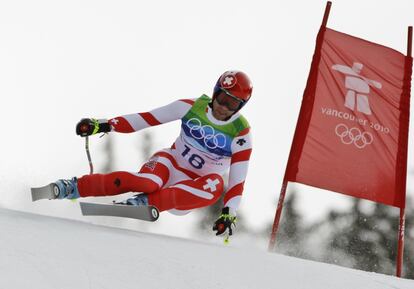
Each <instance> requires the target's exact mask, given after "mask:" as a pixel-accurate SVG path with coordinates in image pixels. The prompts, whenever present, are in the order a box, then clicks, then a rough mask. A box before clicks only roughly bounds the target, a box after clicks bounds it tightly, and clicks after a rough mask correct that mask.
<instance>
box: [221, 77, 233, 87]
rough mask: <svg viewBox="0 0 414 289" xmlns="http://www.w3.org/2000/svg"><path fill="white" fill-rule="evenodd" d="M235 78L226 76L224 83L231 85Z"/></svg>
mask: <svg viewBox="0 0 414 289" xmlns="http://www.w3.org/2000/svg"><path fill="white" fill-rule="evenodd" d="M233 80H234V77H233V76H226V78H224V81H223V84H225V85H228V86H230V85H231V84H232V83H233Z"/></svg>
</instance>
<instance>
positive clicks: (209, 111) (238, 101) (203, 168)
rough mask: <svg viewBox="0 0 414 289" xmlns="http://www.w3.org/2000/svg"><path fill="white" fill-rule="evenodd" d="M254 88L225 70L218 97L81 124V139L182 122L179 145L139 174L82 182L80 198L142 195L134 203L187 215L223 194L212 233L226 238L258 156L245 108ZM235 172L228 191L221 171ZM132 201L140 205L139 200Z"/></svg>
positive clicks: (120, 173) (236, 73)
mask: <svg viewBox="0 0 414 289" xmlns="http://www.w3.org/2000/svg"><path fill="white" fill-rule="evenodd" d="M251 92H252V85H251V82H250V80H249V78H248V77H247V75H246V74H244V73H243V72H240V71H227V72H225V73H224V74H223V75H222V76H220V78H219V80H218V81H217V84H216V86H215V89H214V94H213V98H212V99H211V98H210V97H208V96H206V95H202V96H201V97H199V98H197V99H181V100H177V101H174V102H173V103H171V104H168V105H166V106H163V107H160V108H157V109H154V110H152V111H149V112H143V113H135V114H129V115H124V116H119V117H115V118H112V119H109V120H108V121H106V120H99V121H98V120H94V119H83V120H82V121H81V122H80V123H79V124H78V126H77V133H78V134H79V135H82V136H85V135H91V134H95V133H99V132H109V131H111V132H118V133H132V132H136V131H139V130H142V129H144V128H148V127H151V126H156V125H160V124H164V123H168V122H171V121H175V120H181V132H180V135H179V136H178V138H177V139H176V141H175V142H174V144H173V145H172V146H171V147H170V148H167V149H163V150H161V151H159V152H157V153H155V154H154V155H153V156H152V157H151V158H150V160H148V161H147V162H146V163H145V164H144V165H143V166H142V167H141V169H140V170H139V172H136V173H135V172H125V171H117V172H112V173H109V174H92V175H86V176H83V177H81V178H78V179H76V181H77V190H78V192H77V193H78V196H79V197H88V196H104V195H117V194H121V193H125V192H140V193H143V194H139V195H137V196H136V197H135V198H137V200H139V201H141V200H142V198H144V199H145V200H144V201H145V202H144V204H149V205H154V206H156V207H157V208H158V209H159V211H160V212H162V211H170V212H172V213H175V214H185V213H187V212H189V211H191V210H193V209H196V208H201V207H205V206H209V205H212V204H214V203H215V202H216V201H217V200H218V199H219V198H220V196H221V195H222V194H223V193H224V206H223V211H222V215H221V216H220V218H219V219H218V220H217V221H216V223H215V226H214V228H213V229H214V230H216V231H217V234H221V233H223V232H224V231H225V230H226V229H227V228H228V229H229V230H231V225H232V224H233V223H234V221H235V219H236V217H235V216H236V210H237V209H238V207H239V204H240V200H241V197H242V193H243V186H244V182H245V179H246V175H247V169H248V163H249V158H250V154H251V151H252V143H251V133H250V126H249V124H248V122H247V121H246V119H245V118H244V117H243V116H242V115H241V114H240V113H239V110H240V109H241V108H242V107H243V105H244V104H245V103H246V102H247V101H248V100H249V98H250V96H251ZM228 171H229V180H228V184H227V188H226V190H225V191H224V181H223V178H222V176H223V174H224V173H226V172H228ZM127 203H128V204H139V203H140V202H138V203H137V202H135V203H134V199H133V198H132V199H129V200H127Z"/></svg>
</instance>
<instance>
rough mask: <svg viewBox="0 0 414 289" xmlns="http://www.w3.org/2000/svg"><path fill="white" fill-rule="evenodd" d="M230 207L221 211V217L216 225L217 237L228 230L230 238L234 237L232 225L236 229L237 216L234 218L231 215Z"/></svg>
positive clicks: (214, 229) (214, 228) (214, 227)
mask: <svg viewBox="0 0 414 289" xmlns="http://www.w3.org/2000/svg"><path fill="white" fill-rule="evenodd" d="M229 211H230V209H229V207H224V208H223V210H222V211H221V215H220V217H219V218H218V220H217V221H216V222H215V223H214V226H213V231H217V233H216V236H218V235H221V234H223V233H224V232H226V230H227V229H228V230H229V236H231V235H233V229H232V225H233V226H234V227H236V220H237V218H236V216H232V215H230V213H229Z"/></svg>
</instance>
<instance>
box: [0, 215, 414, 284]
mask: <svg viewBox="0 0 414 289" xmlns="http://www.w3.org/2000/svg"><path fill="white" fill-rule="evenodd" d="M0 229H1V233H0V234H1V237H0V288H4V289H17V288H21V289H27V288H31V289H49V288H50V289H66V288H68V289H69V288H70V289H75V288H76V289H97V288H114V289H115V288H120V289H121V288H125V289H129V288H131V289H137V288H142V289H151V288H154V289H160V288H162V289H168V288H171V289H187V288H188V289H210V288H211V289H220V288H223V289H224V288H226V289H232V288H234V289H241V288H252V289H257V288H279V289H299V288H300V289H305V288H306V289H357V288H364V289H391V288H392V289H397V288H399V289H413V288H414V281H413V280H406V279H398V278H395V277H391V276H385V275H380V274H375V273H367V272H363V271H358V270H351V269H346V268H342V267H338V266H333V265H328V264H323V263H317V262H311V261H306V260H301V259H296V258H291V257H286V256H282V255H278V254H269V253H267V252H265V251H258V250H257V249H251V250H249V249H240V248H233V247H231V246H230V247H225V246H224V245H217V244H209V243H203V242H197V241H191V240H185V239H179V238H173V237H166V236H161V235H154V234H148V233H140V232H135V231H128V230H121V229H116V228H111V227H104V226H97V225H92V224H88V223H85V222H80V221H73V220H65V219H59V218H53V217H46V216H40V215H34V214H29V213H22V212H17V211H10V210H7V209H0ZM235 238H237V237H235Z"/></svg>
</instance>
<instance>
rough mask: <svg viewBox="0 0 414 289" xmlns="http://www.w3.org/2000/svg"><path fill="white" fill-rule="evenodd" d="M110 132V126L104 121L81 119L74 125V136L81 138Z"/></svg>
mask: <svg viewBox="0 0 414 289" xmlns="http://www.w3.org/2000/svg"><path fill="white" fill-rule="evenodd" d="M110 131H111V125H110V124H109V122H108V121H107V120H106V119H94V118H82V119H81V120H80V122H78V124H77V125H76V134H77V135H80V136H82V137H84V136H89V135H94V134H97V133H100V132H104V133H105V132H110Z"/></svg>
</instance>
